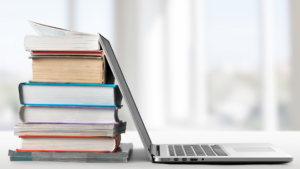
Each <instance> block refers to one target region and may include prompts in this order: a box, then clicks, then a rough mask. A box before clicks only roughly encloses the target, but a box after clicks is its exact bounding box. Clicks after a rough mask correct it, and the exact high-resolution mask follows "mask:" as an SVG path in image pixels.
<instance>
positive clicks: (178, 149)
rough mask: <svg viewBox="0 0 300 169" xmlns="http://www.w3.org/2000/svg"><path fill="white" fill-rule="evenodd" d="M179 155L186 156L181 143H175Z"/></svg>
mask: <svg viewBox="0 0 300 169" xmlns="http://www.w3.org/2000/svg"><path fill="white" fill-rule="evenodd" d="M174 148H175V152H176V155H177V156H185V154H184V152H183V149H182V146H181V145H174Z"/></svg>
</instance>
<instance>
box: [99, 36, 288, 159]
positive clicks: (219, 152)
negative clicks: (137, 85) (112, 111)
mask: <svg viewBox="0 0 300 169" xmlns="http://www.w3.org/2000/svg"><path fill="white" fill-rule="evenodd" d="M99 42H100V44H101V47H102V48H103V51H104V53H105V56H106V58H107V60H108V63H109V65H110V67H111V70H112V72H113V74H114V76H115V78H116V79H117V81H118V84H119V88H120V90H121V93H122V94H123V97H124V98H125V101H126V103H127V105H128V107H129V110H130V113H131V115H132V118H133V121H134V123H135V126H136V128H137V130H138V133H139V135H140V138H141V140H142V142H143V144H144V147H145V150H146V153H147V155H148V157H149V159H150V160H151V161H152V162H155V163H286V162H290V161H292V160H293V157H292V156H290V155H289V154H287V153H284V152H283V151H281V150H279V149H278V148H276V147H275V146H273V145H272V144H268V143H264V144H257V143H255V144H253V143H249V144H248V143H246V144H245V143H243V144H213V143H212V144H207V143H206V144H201V143H199V144H176V145H174V144H153V143H152V142H151V139H150V137H149V135H148V132H147V130H146V128H145V125H144V123H143V121H142V118H141V116H140V113H139V111H138V109H137V106H136V104H135V102H134V100H133V97H132V95H131V93H130V90H129V88H128V85H127V83H126V81H125V78H124V76H123V73H122V71H121V69H120V66H119V63H118V61H117V59H116V56H115V54H114V52H113V49H112V47H111V45H110V43H109V41H108V40H107V39H105V38H104V37H103V36H102V35H100V34H99Z"/></svg>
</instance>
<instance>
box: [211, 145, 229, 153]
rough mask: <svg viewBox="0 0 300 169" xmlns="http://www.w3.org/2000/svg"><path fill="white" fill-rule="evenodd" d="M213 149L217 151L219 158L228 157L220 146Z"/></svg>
mask: <svg viewBox="0 0 300 169" xmlns="http://www.w3.org/2000/svg"><path fill="white" fill-rule="evenodd" d="M211 148H212V149H213V150H214V151H215V153H216V154H217V155H218V156H228V155H227V154H226V153H225V151H224V150H223V149H222V148H221V147H220V146H219V145H213V146H211Z"/></svg>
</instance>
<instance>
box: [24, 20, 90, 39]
mask: <svg viewBox="0 0 300 169" xmlns="http://www.w3.org/2000/svg"><path fill="white" fill-rule="evenodd" d="M28 23H29V24H30V25H31V26H32V28H33V29H34V30H35V31H36V32H37V33H38V34H39V35H41V36H96V35H93V34H88V33H83V32H76V31H70V30H66V29H62V28H57V27H53V26H48V25H44V24H40V23H36V22H32V21H29V20H28Z"/></svg>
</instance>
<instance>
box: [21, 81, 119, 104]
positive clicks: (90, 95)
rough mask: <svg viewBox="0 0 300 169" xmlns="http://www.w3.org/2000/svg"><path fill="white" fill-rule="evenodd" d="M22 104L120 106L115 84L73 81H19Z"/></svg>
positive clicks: (117, 89)
mask: <svg viewBox="0 0 300 169" xmlns="http://www.w3.org/2000/svg"><path fill="white" fill-rule="evenodd" d="M19 97H20V103H21V104H22V105H44V106H90V107H121V101H122V94H121V92H120V90H119V88H118V86H117V85H112V84H111V85H108V84H80V83H79V84H73V83H20V84H19Z"/></svg>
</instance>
